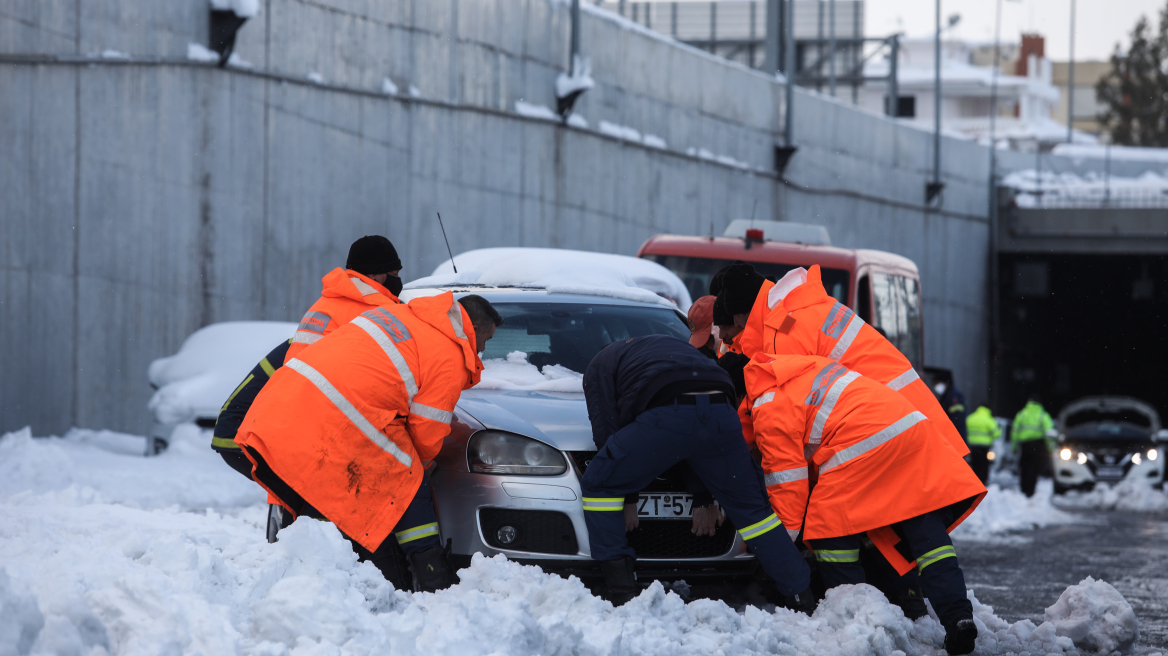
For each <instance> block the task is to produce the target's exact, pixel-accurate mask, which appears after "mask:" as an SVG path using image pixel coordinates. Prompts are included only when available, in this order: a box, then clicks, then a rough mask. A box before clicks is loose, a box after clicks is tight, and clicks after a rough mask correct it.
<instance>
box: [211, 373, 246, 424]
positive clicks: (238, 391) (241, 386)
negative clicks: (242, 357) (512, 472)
mask: <svg viewBox="0 0 1168 656" xmlns="http://www.w3.org/2000/svg"><path fill="white" fill-rule="evenodd" d="M253 378H255V375H254V374H248V375H247V378H244V379H243V382H242V383H240V384H239V387H236V388H235V391H234V392H232V393H231V396H229V397H227V401H225V402H224V403H223V407H222V408H219V414H223V411H224V410H226V409H227V406H229V405H231V402H232V401H234V400H235V397H236V395H238V394H239V393H240V392H241V391H243V388H245V387H247V384H248V383H250V382H251V381H252V379H253Z"/></svg>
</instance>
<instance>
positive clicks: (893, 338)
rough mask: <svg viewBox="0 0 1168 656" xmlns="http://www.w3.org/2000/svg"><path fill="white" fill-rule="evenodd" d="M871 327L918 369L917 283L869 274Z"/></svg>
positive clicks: (920, 337)
mask: <svg viewBox="0 0 1168 656" xmlns="http://www.w3.org/2000/svg"><path fill="white" fill-rule="evenodd" d="M871 280H872V300H873V301H874V303H873V305H874V306H875V307H874V308H873V317H872V325H873V326H874V327H875V328H876V329H877V330H879V331H880V332H881V333H883V334H884V336H885V337H887V338H888V341H890V342H892V345H893V346H895V347H896V348H897V350H899V351H900V352H901V353H903V354H904V356H905V357H906V358H908V360H909V362H910V363H912V366H913V368H915V369H917V370H920V369H921V364H922V363H921V346H922V336H921V328H922V326H921V295H920V290H919V288H918V286H917V281H916V280H913V279H912V278H906V277H904V276H896V275H890V274H885V273H873V274H871Z"/></svg>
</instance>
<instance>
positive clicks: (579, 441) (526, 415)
mask: <svg viewBox="0 0 1168 656" xmlns="http://www.w3.org/2000/svg"><path fill="white" fill-rule="evenodd" d="M458 408H459V410H461V411H463V412H465V413H467V414H469V415H470V416H472V417H474V418H475V419H476V420H477V421H478V422H479V423H480V424H482V425H483V427H484V428H486V429H488V430H500V431H507V432H509V433H516V434H518V435H523V436H526V437H531V438H535V439H537V440H540V441H541V442H546V443H548V444H549V445H551V446H553V447H555V448H557V449H560V450H561V451H595V450H596V445H595V444H594V443H593V442H592V424H591V423H589V421H588V409H587V407H586V406H585V404H584V394H583V393H580V392H532V391H504V390H475V389H470V390H467V391H465V392H463V393H462V398H461V399H460V400H459V402H458Z"/></svg>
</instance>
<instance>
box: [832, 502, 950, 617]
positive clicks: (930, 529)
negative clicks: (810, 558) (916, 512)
mask: <svg viewBox="0 0 1168 656" xmlns="http://www.w3.org/2000/svg"><path fill="white" fill-rule="evenodd" d="M812 503H814V499H813V500H812ZM944 516H945V513H944V511H933V512H930V513H925V514H924V515H921V516H919V517H913V518H912V519H906V520H904V521H903V522H900V523H898V524H896V525H895V528H896V529H897V530H898V532H899V533H900V534H901V535H902V536H903V537H904V539H905V542H907V543H908V548H909V552H910V553H912V555H913V558H915V559H916V561H917V575H918V576H919V577H920V582H921V589H922V590H923V591H924V593H925V596H926V597H928V599H929V602H930V603H932V604H933V610H935V611H937V617H939V618H941V622H942V623H943V624H945V625H947V626H949V625H952V624H954V623H956V622H957V621H958V620H961V619H965V618H969V617H973V604H971V603H970V601H969V599H967V598H966V591H965V576H964V575H963V574H962V573H961V567H959V566H958V564H957V552H956V551H954V549H953V541H952V540H950V539H949V534H948V533H947V532H946V531H945V522H944V519H943V517H944ZM861 546H862V536H860V535H848V536H844V537H838V538H826V539H822V540H812V541H811V548H812V549H814V550H815V558H816V560H817V561H819V571H820V573H821V574H822V575H823V582H824V584H825V585H826V586H827V587H828V588H834V587H835V586H837V585H845V584H849V583H853V584H854V583H865V582H866V580H865V577H864V568H863V567H862V566H861V565H860V548H861Z"/></svg>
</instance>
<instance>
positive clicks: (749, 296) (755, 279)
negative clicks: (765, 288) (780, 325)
mask: <svg viewBox="0 0 1168 656" xmlns="http://www.w3.org/2000/svg"><path fill="white" fill-rule="evenodd" d="M764 282H766V278H763V277H762V274H760V273H759V272H758V271H755V270H754V267H753V266H751V265H749V264H733V265H731V266H730V267H729V268H727V269H726V273H724V274H723V275H722V294H723V295H725V296H726V311H727V312H729V313H730V316H734V315H736V314H750V310H751V309H753V308H754V300H755V298H757V297H758V290H760V289H762V284H763V283H764Z"/></svg>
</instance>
